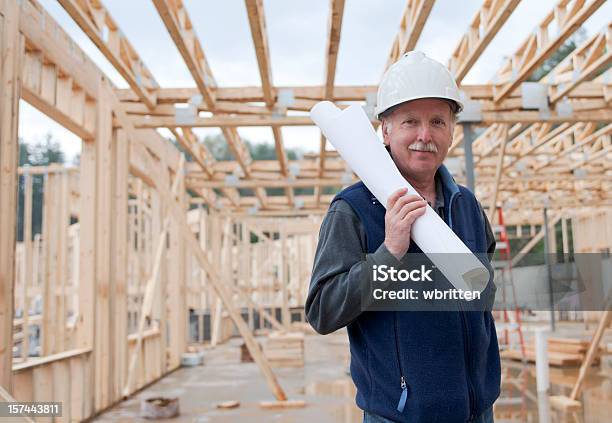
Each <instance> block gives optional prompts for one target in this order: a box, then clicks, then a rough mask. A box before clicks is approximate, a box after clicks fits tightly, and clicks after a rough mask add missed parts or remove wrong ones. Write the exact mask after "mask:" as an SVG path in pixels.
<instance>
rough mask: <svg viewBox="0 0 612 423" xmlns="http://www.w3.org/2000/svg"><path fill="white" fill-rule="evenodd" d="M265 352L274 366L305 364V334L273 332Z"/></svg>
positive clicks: (298, 365)
mask: <svg viewBox="0 0 612 423" xmlns="http://www.w3.org/2000/svg"><path fill="white" fill-rule="evenodd" d="M264 353H265V355H266V357H267V359H268V361H269V362H270V365H271V366H272V367H303V366H304V334H303V333H302V332H271V333H270V335H268V339H267V340H266V343H265V345H264Z"/></svg>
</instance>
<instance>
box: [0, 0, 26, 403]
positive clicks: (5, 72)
mask: <svg viewBox="0 0 612 423" xmlns="http://www.w3.org/2000/svg"><path fill="white" fill-rule="evenodd" d="M0 5H2V8H1V9H0V58H1V59H0V60H1V62H0V227H1V228H4V229H3V230H2V236H0V385H1V386H4V387H6V388H8V390H9V392H10V391H11V390H12V370H11V368H12V362H13V350H12V345H13V342H12V339H13V295H14V293H13V286H14V270H15V267H14V258H15V231H14V230H13V228H15V224H16V213H17V194H16V193H17V177H16V175H17V164H18V163H17V157H18V155H17V149H18V144H17V126H18V122H19V96H20V89H21V77H20V75H21V61H22V56H23V53H22V52H23V48H24V40H23V36H22V35H21V34H20V33H19V15H20V10H19V7H18V6H17V4H15V3H14V2H12V1H8V0H3V1H2V2H1V3H0Z"/></svg>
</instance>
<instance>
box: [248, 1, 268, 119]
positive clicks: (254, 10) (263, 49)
mask: <svg viewBox="0 0 612 423" xmlns="http://www.w3.org/2000/svg"><path fill="white" fill-rule="evenodd" d="M245 6H246V10H247V15H248V18H249V26H250V28H251V36H252V38H253V44H255V55H256V56H257V65H258V66H259V76H260V77H261V89H262V91H263V97H264V101H265V103H266V105H267V106H268V107H272V106H273V105H274V103H275V98H274V93H273V92H272V85H273V83H272V68H271V66H270V52H269V49H268V36H267V34H266V18H265V15H264V10H263V0H245Z"/></svg>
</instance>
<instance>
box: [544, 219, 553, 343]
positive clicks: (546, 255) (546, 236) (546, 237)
mask: <svg viewBox="0 0 612 423" xmlns="http://www.w3.org/2000/svg"><path fill="white" fill-rule="evenodd" d="M549 239H550V238H549V234H548V210H547V208H546V207H544V263H545V264H546V274H547V278H548V295H549V299H550V328H551V330H552V331H553V332H554V331H555V304H554V298H553V281H552V275H551V270H550V257H549Z"/></svg>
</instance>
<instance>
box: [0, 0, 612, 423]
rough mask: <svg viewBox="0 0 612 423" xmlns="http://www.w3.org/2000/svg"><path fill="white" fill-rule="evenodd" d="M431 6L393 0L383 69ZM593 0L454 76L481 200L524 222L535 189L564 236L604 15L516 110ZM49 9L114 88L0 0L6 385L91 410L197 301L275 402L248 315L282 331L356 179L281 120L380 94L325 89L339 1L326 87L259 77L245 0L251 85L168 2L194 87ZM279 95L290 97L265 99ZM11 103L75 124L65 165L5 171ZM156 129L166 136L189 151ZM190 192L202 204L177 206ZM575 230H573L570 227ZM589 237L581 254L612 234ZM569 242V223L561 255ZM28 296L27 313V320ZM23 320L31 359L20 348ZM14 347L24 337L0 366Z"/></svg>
mask: <svg viewBox="0 0 612 423" xmlns="http://www.w3.org/2000/svg"><path fill="white" fill-rule="evenodd" d="M433 3H434V2H433V1H430V0H408V1H407V4H406V8H405V10H404V12H403V15H402V17H401V21H400V25H399V29H398V34H397V36H396V37H395V39H394V42H393V46H392V49H391V52H390V54H389V61H388V63H387V66H388V65H389V64H390V63H391V62H393V61H394V60H396V59H397V58H398V57H399V56H400V55H401V54H403V53H404V52H406V51H407V50H410V49H412V48H414V46H415V45H416V42H417V41H418V38H419V36H420V34H421V32H422V30H423V28H424V26H425V23H426V21H427V18H428V16H429V14H430V13H431V10H432V7H433ZM602 3H603V0H590V1H588V0H585V1H582V0H561V1H560V2H559V3H558V5H557V6H556V7H555V8H554V10H553V11H552V12H551V13H550V14H549V15H547V17H546V18H545V19H544V20H543V21H542V22H541V23H540V25H539V27H538V30H537V31H536V33H534V34H532V35H530V36H529V37H528V38H527V40H526V41H525V43H523V45H522V46H521V47H520V48H519V49H518V50H517V52H516V53H515V54H514V55H513V56H512V57H511V59H510V60H509V62H508V63H506V64H505V65H504V66H503V67H502V69H501V70H500V72H499V73H498V77H497V79H496V80H495V81H493V82H492V83H488V84H478V85H461V89H462V91H463V92H464V93H465V94H466V96H467V97H468V98H469V100H470V101H472V102H475V103H477V105H478V107H480V109H481V111H482V113H481V116H480V118H479V119H476V120H477V121H476V122H474V123H473V125H474V126H475V127H480V128H482V132H480V133H478V137H477V138H476V140H475V141H474V143H473V152H474V156H475V165H476V171H477V183H476V194H477V196H478V198H479V199H480V200H481V201H482V203H483V204H485V205H489V213H492V212H493V211H494V210H495V207H496V206H497V205H501V206H503V207H504V208H505V209H506V211H508V210H509V212H506V220H507V222H506V223H507V224H508V225H520V224H532V227H533V228H534V234H535V227H534V226H533V225H535V224H541V212H540V210H541V207H542V205H543V204H544V202H546V203H547V204H548V207H549V208H550V209H551V213H552V216H554V218H553V219H552V220H551V225H553V226H554V223H556V222H557V221H558V220H560V219H562V225H563V228H564V229H563V231H564V233H567V228H566V226H567V224H566V219H568V218H570V217H571V218H572V219H575V220H574V221H575V222H582V220H581V219H589V221H593V222H595V221H597V222H598V221H599V220H597V219H599V218H600V216H601V214H602V213H604V212H605V213H607V210H609V208H610V206H612V194H610V193H611V192H612V168H611V166H610V154H611V153H612V126H611V123H610V122H611V121H612V108H611V107H610V102H611V100H612V97H611V95H610V93H611V89H610V83H609V79H607V76H606V75H598V74H599V73H600V72H601V71H602V70H604V69H606V67H608V66H609V65H610V63H611V58H610V48H611V47H610V37H611V27H610V24H608V25H607V26H606V27H605V28H604V29H603V30H602V31H600V32H598V33H596V34H594V35H593V36H592V37H591V38H589V39H588V40H587V41H586V42H584V43H583V44H582V45H581V46H578V48H577V49H576V50H575V51H574V52H573V53H572V54H571V55H569V56H568V58H567V59H565V60H564V61H563V62H561V63H560V64H559V65H558V66H557V67H556V68H555V69H553V71H552V72H550V74H549V75H546V76H545V77H544V78H542V80H541V81H539V83H541V84H547V85H548V88H547V90H544V91H546V96H547V98H546V104H547V105H549V106H550V109H551V110H534V109H532V108H528V107H527V106H525V105H524V103H525V101H524V100H525V99H524V97H523V93H522V92H521V90H520V89H518V88H519V86H520V85H521V84H522V83H523V82H524V81H525V80H526V79H527V78H528V77H529V76H530V74H531V73H532V72H533V70H534V69H535V68H536V67H537V66H539V65H540V64H541V63H543V61H544V60H546V59H547V58H549V57H550V55H551V54H553V53H554V51H555V50H556V49H557V48H558V47H559V46H560V45H561V43H563V42H564V40H566V39H567V38H568V37H569V36H570V35H571V34H572V33H573V32H574V31H575V30H576V29H577V27H578V26H579V25H580V24H581V23H582V22H584V21H585V20H586V19H587V18H588V17H589V16H591V15H592V14H593V13H594V12H595V10H597V8H599V7H600V6H601V4H602ZM60 4H61V5H62V6H63V7H64V9H65V10H66V11H67V12H68V14H69V15H70V16H71V17H72V19H73V20H74V21H75V22H76V23H77V24H78V25H79V27H80V28H81V29H82V30H83V31H84V32H85V34H87V36H88V37H89V38H90V39H91V40H92V42H93V43H94V44H95V45H96V46H97V47H98V48H99V49H100V51H101V52H102V54H103V55H104V56H105V57H106V58H107V59H108V61H109V62H110V63H111V64H112V65H113V66H114V67H115V69H116V70H117V71H118V72H119V74H120V75H121V76H122V77H123V78H124V79H125V80H126V82H127V83H128V85H129V87H130V88H129V89H117V88H116V87H114V86H113V84H112V83H110V82H109V81H108V80H107V79H106V77H105V76H104V75H103V73H102V72H101V71H100V70H99V69H98V68H97V67H96V66H95V65H94V63H93V62H92V61H91V60H90V59H89V58H88V57H87V56H86V55H85V54H84V52H83V51H82V50H81V49H80V48H79V47H78V46H77V45H76V44H75V43H74V41H72V40H71V39H70V38H69V37H68V36H67V34H66V33H65V32H64V31H63V30H62V28H61V27H60V26H59V25H58V24H57V23H56V22H55V21H54V20H53V19H52V17H51V16H50V15H49V14H48V13H47V12H46V11H45V10H44V9H43V8H42V7H41V6H40V5H39V4H38V3H37V1H36V0H23V1H11V0H0V53H1V54H0V57H2V62H1V66H0V83H1V85H0V124H1V125H0V168H1V169H2V171H1V172H0V188H1V189H0V227H2V228H14V227H16V221H17V211H16V208H17V197H16V192H17V186H18V184H17V181H18V175H19V174H21V175H23V181H24V182H23V183H24V191H25V201H24V210H23V216H24V220H25V221H26V224H25V225H24V237H25V238H24V241H23V242H19V243H18V242H16V237H15V233H14V231H9V230H5V231H4V230H3V231H2V232H1V234H0V339H1V340H2V342H0V345H2V349H0V361H1V363H2V364H1V365H0V385H1V386H3V387H5V388H6V390H7V393H8V394H10V395H13V397H15V398H16V399H18V400H24V401H43V400H57V401H63V402H64V404H66V406H65V407H66V408H65V412H66V413H67V414H66V415H65V417H66V418H67V419H70V420H77V421H80V420H83V419H87V418H91V417H92V416H93V415H95V414H96V413H98V412H100V411H101V410H104V409H105V408H107V407H109V406H111V405H112V404H114V403H115V402H117V401H119V400H121V399H122V398H123V397H124V396H127V395H131V394H132V393H133V392H134V391H135V390H137V389H140V388H142V387H143V386H146V385H147V384H149V383H151V382H153V381H155V380H156V379H158V378H160V377H162V376H163V375H164V374H166V373H167V372H169V371H172V370H174V369H176V368H177V367H178V366H179V365H180V359H181V354H182V353H183V352H185V351H186V350H187V347H188V343H189V342H190V336H189V331H190V329H191V328H190V327H189V324H188V321H189V320H188V319H189V313H188V310H189V309H190V308H193V309H194V310H197V311H198V312H199V313H200V315H199V317H198V319H199V322H201V324H199V328H200V330H201V331H202V327H203V326H204V318H203V315H204V311H206V312H208V313H209V315H210V316H211V319H210V320H211V322H210V329H211V332H212V333H211V334H210V335H211V344H213V345H214V344H217V343H221V342H224V341H225V340H227V339H228V338H229V337H231V336H232V334H233V333H235V334H238V335H240V336H241V337H243V338H244V340H245V344H246V345H247V347H248V349H249V351H250V352H251V354H252V356H253V357H254V359H255V361H256V363H257V365H258V366H259V368H260V369H261V371H262V374H263V376H264V379H265V380H266V382H267V384H268V386H269V388H270V391H271V392H272V394H273V395H274V396H275V398H276V399H278V400H281V401H284V400H286V395H285V392H284V391H283V389H282V388H281V386H280V385H279V383H278V380H277V379H276V377H275V375H274V373H273V372H272V370H271V368H270V365H269V362H268V360H267V358H266V356H265V355H264V354H263V352H262V351H261V349H260V347H259V346H258V344H257V343H256V342H255V338H254V336H253V332H254V331H255V330H261V329H262V328H263V326H264V325H263V323H262V324H261V325H260V328H259V329H257V328H256V325H255V322H256V320H257V319H256V315H259V319H260V320H262V321H263V319H265V320H266V321H267V322H268V323H269V324H270V325H271V326H272V327H273V328H275V329H281V328H284V329H290V328H293V325H292V324H291V319H292V316H291V315H292V313H295V309H296V308H299V307H303V305H304V301H305V298H304V293H305V292H306V290H307V287H306V283H307V280H308V279H309V271H310V269H309V267H310V265H311V262H312V258H313V257H312V255H313V254H314V246H315V245H316V236H317V229H318V227H319V225H320V223H321V218H322V214H323V213H325V210H326V209H327V205H328V204H329V202H330V201H331V199H332V198H333V195H332V194H324V192H326V190H324V188H325V187H331V188H333V190H338V189H340V188H341V187H343V186H345V185H347V184H349V183H352V182H355V181H356V180H357V179H356V177H355V175H352V174H349V173H347V171H346V164H345V163H344V161H343V160H342V159H341V158H340V157H339V155H338V154H337V152H335V151H327V150H326V141H325V139H324V138H322V137H321V138H320V144H319V152H318V154H317V153H312V154H306V155H305V156H304V157H303V158H300V159H299V160H289V158H288V157H287V154H286V151H285V147H284V140H283V137H282V127H283V126H304V125H312V122H311V121H310V119H309V118H308V117H306V116H305V115H304V114H303V112H305V111H308V110H310V108H311V107H312V106H313V105H314V104H315V103H316V102H317V101H320V100H323V99H330V100H333V101H335V102H337V103H338V104H339V105H340V106H341V107H345V106H346V104H347V103H348V102H360V103H361V104H364V103H366V104H367V102H368V101H371V98H372V97H373V95H374V94H375V93H376V90H377V87H376V86H375V85H363V86H337V85H336V84H335V73H336V67H337V60H338V52H339V46H340V35H341V33H342V31H341V30H342V22H343V15H344V11H345V1H344V0H330V2H329V21H328V25H327V28H326V31H327V42H326V46H325V72H324V78H323V82H322V84H321V85H318V86H292V87H282V86H275V85H274V81H273V77H272V75H273V73H272V66H271V61H270V53H269V47H268V35H267V33H266V22H265V18H264V3H263V1H261V0H245V8H246V15H247V19H248V23H249V27H250V31H251V37H252V41H253V46H254V51H255V55H256V57H257V63H258V68H259V72H260V77H261V85H260V86H253V87H218V86H217V84H216V82H215V79H214V77H213V72H212V70H211V68H210V66H209V65H208V62H207V60H206V56H205V54H204V51H205V50H204V48H203V47H202V45H201V44H200V41H199V39H198V37H197V36H196V34H195V31H194V28H193V24H192V21H191V19H190V17H189V16H188V13H187V10H186V7H185V5H184V4H183V2H182V1H181V0H154V5H155V7H156V10H157V11H158V13H159V15H160V17H161V19H162V21H163V23H164V25H165V26H166V28H167V30H168V32H169V34H170V36H171V38H172V40H173V42H174V43H175V44H176V46H177V48H178V50H179V52H180V54H181V56H182V57H183V59H184V61H185V63H186V65H187V67H188V69H189V71H190V73H191V75H192V77H193V79H194V81H195V85H196V87H195V88H161V87H159V86H158V84H157V83H156V81H155V78H154V77H153V75H152V73H151V72H150V71H149V70H148V68H147V67H146V65H145V64H144V62H143V60H142V59H141V58H140V57H139V55H138V53H137V52H136V50H135V49H134V48H133V46H132V45H131V44H130V42H129V40H128V39H127V37H126V36H125V35H124V34H123V33H122V32H121V30H120V29H119V27H118V26H117V23H116V21H115V20H114V19H113V17H112V16H111V15H110V13H109V11H108V10H107V9H106V8H105V7H104V5H103V3H102V2H101V1H98V0H60ZM347 4H348V3H347ZM517 4H518V1H517V0H485V1H484V2H483V5H482V7H481V8H480V10H479V11H478V12H477V14H476V16H475V17H474V19H473V20H472V21H471V23H470V26H469V28H468V30H467V32H466V34H465V35H464V36H463V37H462V38H461V40H460V41H459V43H458V45H457V48H456V49H455V51H454V52H453V56H452V58H451V61H450V62H449V66H450V68H451V69H452V71H453V72H454V73H455V75H456V77H457V80H458V81H459V82H461V81H462V80H463V79H464V77H465V75H466V74H467V73H468V72H469V70H470V69H471V68H472V66H473V65H474V63H475V62H476V61H477V60H478V58H479V57H480V55H481V54H482V52H483V51H484V49H485V48H486V47H487V45H489V43H490V42H491V40H492V39H493V37H494V36H495V34H496V33H497V32H498V31H499V29H500V28H501V27H502V26H503V25H504V23H505V22H506V21H507V19H508V17H509V16H510V15H511V13H513V11H514V9H515V8H516V6H517ZM553 22H556V24H557V26H558V28H559V31H558V33H557V34H555V35H554V36H553V35H552V34H549V32H550V28H549V27H551V26H552V24H553ZM245 24H246V22H245ZM607 72H609V70H608V71H607ZM286 91H291V94H292V95H293V101H292V102H290V104H279V101H278V99H279V98H280V97H282V94H283V92H286ZM19 99H23V100H25V101H27V102H28V103H30V104H32V105H33V106H34V107H36V108H37V109H39V110H40V111H41V112H43V113H44V114H46V115H47V116H49V117H50V118H52V119H53V120H55V121H57V122H58V123H60V124H61V125H63V126H64V127H66V128H67V129H69V130H70V131H72V132H73V133H75V134H76V135H77V136H79V137H80V138H81V140H82V152H81V156H80V163H79V166H78V169H65V168H62V167H59V166H55V165H50V166H47V167H44V168H40V169H34V168H30V169H26V168H24V169H21V170H18V168H17V161H16V157H17V155H16V152H17V127H18V102H19ZM179 104H189V106H188V108H187V110H186V111H185V110H183V111H179V110H178V109H180V107H178V108H177V105H179ZM568 110H569V111H568ZM183 112H185V113H186V114H185V113H183ZM200 112H209V113H210V114H211V116H206V117H202V116H200ZM290 112H291V113H290ZM296 112H302V113H296ZM182 113H183V114H182ZM248 126H265V127H270V128H271V130H272V134H273V136H274V141H275V150H276V159H275V160H254V159H253V157H251V155H250V153H249V151H248V148H247V145H246V143H245V141H244V140H243V139H242V138H241V137H240V135H239V132H238V129H239V128H241V127H248ZM195 127H218V128H221V131H222V133H223V135H224V137H225V139H226V141H227V143H228V146H229V148H230V150H231V152H232V155H233V157H234V160H231V161H217V160H215V158H214V157H213V155H212V154H211V152H210V151H208V150H207V148H206V146H205V145H204V144H202V143H201V142H200V141H199V140H198V139H197V137H196V135H195V133H194V131H193V130H192V128H195ZM159 128H168V129H170V131H171V133H172V134H173V136H174V138H176V141H177V142H178V144H179V145H180V146H181V147H182V149H183V150H184V151H185V152H186V156H183V153H181V152H179V151H178V149H176V148H175V146H174V145H173V144H172V143H170V142H168V140H166V139H164V138H163V137H162V136H161V135H160V134H159V133H158V132H157V131H156V130H157V129H159ZM462 139H463V132H462V130H461V128H460V126H459V125H458V127H457V129H456V132H455V140H454V143H453V147H452V149H451V153H450V155H449V159H456V160H459V161H461V160H462V158H463V149H462V148H461V142H462ZM189 158H191V159H193V161H192V162H191V161H189ZM449 161H450V160H449ZM449 167H450V163H449ZM35 175H36V177H37V178H39V177H40V178H42V177H43V176H44V175H46V176H44V177H45V183H44V190H45V197H44V205H43V215H44V225H43V226H44V228H43V231H42V233H40V234H33V233H32V232H33V228H32V222H31V220H32V202H33V199H32V191H33V188H32V185H33V180H34V176H35ZM464 179H465V178H464V176H463V175H462V174H461V172H460V171H459V172H457V175H456V180H457V181H458V182H459V183H462V182H463V181H464ZM173 180H174V183H173V184H171V181H173ZM171 185H172V186H171ZM268 188H282V189H283V193H281V194H280V195H273V194H272V193H271V191H268V192H267V191H266V189H268ZM304 188H306V189H309V190H308V191H307V192H305V193H300V192H299V191H298V189H299V190H302V192H304V191H303V189H304ZM311 188H312V192H311V191H310V189H311ZM512 202H514V203H515V205H512ZM194 204H200V205H201V206H199V209H196V210H194V209H192V210H190V206H192V205H194ZM585 205H586V206H585ZM583 214H584V216H586V217H584V216H583ZM194 216H195V217H194ZM606 216H607V215H606ZM490 217H493V216H492V215H490ZM573 235H574V239H575V240H578V241H576V242H578V243H579V242H582V241H580V240H584V239H585V236H586V235H584V234H580V235H579V234H578V233H577V232H576V231H574V232H573ZM587 235H588V236H590V237H591V238H596V237H595V235H596V234H590V235H589V234H587ZM542 236H543V233H541V234H537V235H536V236H535V237H534V238H533V239H532V240H531V241H530V243H529V244H528V247H529V248H531V247H532V246H533V245H535V244H536V243H537V242H538V241H539V240H540V239H541V237H542ZM602 236H603V235H599V237H600V238H601V237H602ZM600 238H597V239H598V242H600V241H601V240H600ZM600 243H601V245H599V244H597V246H596V247H593V248H595V249H597V250H598V251H599V250H602V249H606V248H608V247H609V246H608V245H607V244H605V245H604V243H603V241H601V242H600ZM566 244H567V240H566V237H565V236H564V251H565V250H568V246H567V245H566ZM593 245H594V244H593ZM147 281H148V282H147ZM192 294H193V295H192ZM38 295H40V298H41V303H42V310H41V312H40V313H39V312H38V311H36V310H34V311H36V312H35V313H34V314H32V315H30V313H29V311H30V309H35V308H36V301H35V298H37V296H38ZM17 309H20V310H21V313H23V314H21V315H20V316H16V315H14V313H15V311H16V310H17ZM277 311H280V316H281V317H280V318H279V319H278V320H277V314H276V312H277ZM243 313H246V316H247V318H246V319H244V318H243V317H242V315H243ZM34 327H37V328H39V329H40V331H41V346H40V347H41V349H40V352H41V357H39V358H34V357H31V356H30V353H29V351H30V349H33V348H35V346H34V345H29V341H30V334H31V333H32V330H33V328H34ZM13 346H17V347H19V348H21V350H20V354H19V356H18V357H15V358H14V359H13V356H12V349H11V347H13Z"/></svg>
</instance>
